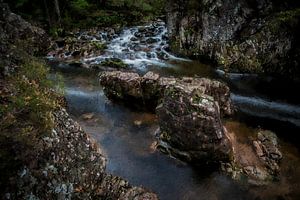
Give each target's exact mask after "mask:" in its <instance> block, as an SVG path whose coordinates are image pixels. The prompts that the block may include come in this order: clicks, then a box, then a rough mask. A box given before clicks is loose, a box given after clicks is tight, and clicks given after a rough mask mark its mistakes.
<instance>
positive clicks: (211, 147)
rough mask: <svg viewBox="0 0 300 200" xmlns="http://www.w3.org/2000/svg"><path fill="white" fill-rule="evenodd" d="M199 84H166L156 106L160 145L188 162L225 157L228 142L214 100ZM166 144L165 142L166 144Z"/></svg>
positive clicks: (228, 156)
mask: <svg viewBox="0 0 300 200" xmlns="http://www.w3.org/2000/svg"><path fill="white" fill-rule="evenodd" d="M204 92H205V90H203V89H202V88H201V87H194V86H189V85H176V86H170V87H167V88H166V89H165V93H164V97H163V98H162V103H161V104H160V105H159V106H158V107H157V109H156V111H157V115H158V119H159V126H160V132H159V140H160V147H162V148H164V150H165V151H167V152H169V153H171V154H173V155H175V156H176V157H180V158H181V159H184V160H186V161H188V162H193V163H199V162H200V163H202V162H211V163H213V162H214V163H219V162H220V161H224V162H225V161H229V160H230V156H231V154H232V146H231V144H230V141H229V139H228V136H227V135H226V130H225V129H224V128H223V125H222V122H221V118H220V110H219V106H218V103H217V102H216V101H215V100H214V98H213V97H212V96H208V95H206V94H205V93H204ZM166 144H167V145H166Z"/></svg>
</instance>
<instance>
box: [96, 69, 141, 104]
mask: <svg viewBox="0 0 300 200" xmlns="http://www.w3.org/2000/svg"><path fill="white" fill-rule="evenodd" d="M100 84H101V85H102V86H103V90H104V92H105V94H106V95H107V96H108V97H109V98H112V99H118V100H126V101H128V102H130V101H131V100H134V101H140V100H142V97H143V92H142V88H141V77H140V76H139V75H138V74H137V73H124V72H121V71H112V72H103V73H101V75H100Z"/></svg>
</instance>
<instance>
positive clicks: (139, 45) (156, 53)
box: [84, 22, 190, 70]
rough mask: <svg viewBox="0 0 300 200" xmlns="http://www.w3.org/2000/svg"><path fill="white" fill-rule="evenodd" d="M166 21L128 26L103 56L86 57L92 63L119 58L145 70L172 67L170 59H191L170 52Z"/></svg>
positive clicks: (86, 60)
mask: <svg viewBox="0 0 300 200" xmlns="http://www.w3.org/2000/svg"><path fill="white" fill-rule="evenodd" d="M167 49H168V43H167V29H166V26H165V23H164V22H155V23H152V24H151V25H147V26H137V27H132V28H126V29H124V30H123V32H122V33H121V34H120V35H119V36H118V37H116V38H115V39H113V40H112V41H111V42H110V43H109V44H108V48H107V50H106V51H105V53H104V54H103V55H101V56H97V57H92V58H88V59H84V62H88V63H90V64H101V62H103V61H104V60H106V59H110V58H118V59H121V60H122V61H123V62H124V63H126V64H128V65H129V66H131V67H133V68H137V69H140V70H145V69H146V68H147V67H149V66H153V65H156V66H160V67H171V66H172V65H171V64H170V63H169V62H168V61H170V60H180V61H190V60H189V59H185V58H179V57H176V56H175V55H172V54H170V53H169V52H168V51H167Z"/></svg>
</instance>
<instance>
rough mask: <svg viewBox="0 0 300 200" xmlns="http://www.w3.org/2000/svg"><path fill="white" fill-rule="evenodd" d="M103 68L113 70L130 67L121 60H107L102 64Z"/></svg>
mask: <svg viewBox="0 0 300 200" xmlns="http://www.w3.org/2000/svg"><path fill="white" fill-rule="evenodd" d="M101 65H102V66H107V67H112V68H127V67H128V65H127V64H125V63H124V62H123V61H122V60H121V59H118V58H111V59H106V60H105V61H103V62H102V63H101Z"/></svg>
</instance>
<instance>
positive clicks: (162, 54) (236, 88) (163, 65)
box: [50, 22, 300, 200]
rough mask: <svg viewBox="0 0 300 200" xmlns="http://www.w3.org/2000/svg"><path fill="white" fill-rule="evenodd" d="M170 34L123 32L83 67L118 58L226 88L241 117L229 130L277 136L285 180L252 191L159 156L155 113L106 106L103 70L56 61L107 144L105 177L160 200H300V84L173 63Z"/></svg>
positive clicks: (84, 116) (89, 126)
mask: <svg viewBox="0 0 300 200" xmlns="http://www.w3.org/2000/svg"><path fill="white" fill-rule="evenodd" d="M166 33H167V30H166V28H165V24H164V23H163V22H155V23H153V24H150V25H145V26H139V27H131V28H125V29H124V30H123V31H122V32H121V33H120V34H119V35H117V36H115V38H114V39H112V40H110V41H109V42H108V48H107V50H106V51H105V53H104V54H103V55H101V56H96V57H91V58H88V59H81V62H83V63H86V64H89V65H91V64H99V63H101V62H103V61H104V60H105V59H107V58H119V59H121V60H123V61H124V62H125V63H126V64H128V65H129V66H130V70H132V71H136V72H138V73H140V74H145V73H146V72H147V71H149V70H151V71H155V72H157V73H159V74H161V75H163V76H175V77H179V76H199V77H208V78H214V79H218V80H221V81H224V82H227V83H228V85H229V86H230V88H231V91H232V93H231V98H232V100H233V102H234V105H235V106H236V107H237V113H236V114H235V116H233V117H232V118H231V119H228V120H227V121H225V122H224V124H225V126H227V128H229V129H234V131H235V132H237V133H240V134H246V135H251V134H254V130H255V129H256V128H258V127H260V128H263V129H270V130H272V131H274V132H275V133H276V134H277V135H278V136H279V138H280V140H281V141H280V142H281V147H282V152H283V155H284V159H283V161H282V172H281V177H280V178H281V179H280V181H277V182H275V183H272V184H271V185H269V186H263V187H251V186H247V185H245V184H238V183H236V182H234V181H233V180H231V179H230V177H227V176H226V175H224V174H222V173H220V172H218V171H215V170H213V169H208V168H206V167H203V168H202V169H199V168H197V169H195V168H193V167H192V166H190V165H188V164H185V163H183V162H181V161H178V160H176V159H174V158H171V157H168V156H167V155H165V154H162V153H160V152H159V151H156V150H155V149H154V148H153V146H154V145H153V143H154V142H155V131H156V129H157V128H158V122H157V118H156V116H155V114H153V113H147V112H142V111H137V110H133V109H130V108H127V107H125V106H122V105H119V104H115V103H113V102H111V101H110V100H108V99H107V98H106V97H105V95H104V93H103V91H102V88H101V86H99V83H98V73H99V70H92V69H84V68H78V67H72V66H70V65H68V64H65V63H63V62H57V61H53V59H52V60H51V62H50V63H51V65H52V66H53V67H52V76H53V77H55V74H56V73H57V72H59V73H60V74H62V75H63V78H64V83H65V96H66V99H67V102H68V111H69V113H70V114H71V115H72V117H73V118H74V119H75V120H76V121H78V122H79V124H80V125H81V126H82V127H83V129H84V130H85V131H86V132H87V133H89V134H91V135H92V136H93V137H94V138H95V139H97V141H98V142H99V144H100V145H101V146H102V148H103V150H104V151H105V154H106V156H107V158H108V164H107V171H108V172H109V173H112V174H114V175H117V176H121V177H123V178H125V179H127V180H128V181H129V182H130V183H131V184H133V185H141V186H143V187H145V188H148V189H150V190H152V191H153V192H155V193H157V194H158V195H159V197H160V199H162V200H177V199H178V200H181V199H189V200H196V199H197V200H198V199H199V200H200V199H205V200H215V199H224V200H225V199H226V200H228V199H232V200H235V199H243V200H246V199H274V200H275V199H300V191H299V188H300V156H299V146H300V145H299V142H298V141H299V131H300V104H299V103H300V100H299V97H297V96H296V95H295V93H297V91H298V92H299V91H300V90H299V89H300V86H299V85H297V84H295V83H290V82H287V81H282V80H278V79H275V78H272V77H261V76H257V75H250V74H225V73H224V72H223V71H221V70H219V69H215V68H213V67H212V66H210V65H207V64H203V63H201V62H199V61H193V60H189V59H184V58H180V57H176V56H174V55H172V54H170V53H169V52H168V45H167V44H168V42H167V37H166ZM82 34H84V33H82ZM97 34H98V35H100V36H101V37H100V39H99V40H105V34H104V33H97ZM98 38H99V37H98ZM88 39H90V40H95V37H89V38H88ZM290 89H292V90H291V91H292V92H290Z"/></svg>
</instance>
